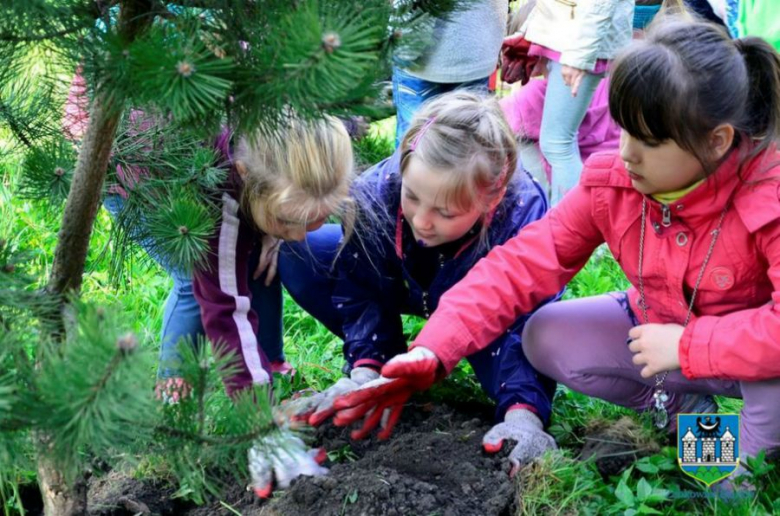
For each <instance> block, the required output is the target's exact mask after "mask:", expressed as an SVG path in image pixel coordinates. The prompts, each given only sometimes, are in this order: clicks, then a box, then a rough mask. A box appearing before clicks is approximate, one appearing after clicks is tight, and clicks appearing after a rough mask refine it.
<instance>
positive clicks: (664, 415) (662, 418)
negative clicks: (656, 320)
mask: <svg viewBox="0 0 780 516" xmlns="http://www.w3.org/2000/svg"><path fill="white" fill-rule="evenodd" d="M729 204H730V202H726V206H724V207H723V211H722V212H721V214H720V219H718V225H717V227H716V228H715V229H714V230H713V231H712V233H710V234H711V235H712V239H711V240H710V247H709V249H707V255H706V256H705V257H704V262H703V263H702V264H701V269H699V275H698V276H697V277H696V284H695V285H694V286H693V292H692V293H691V301H690V303H689V304H688V313H687V314H686V315H685V322H684V323H683V326H688V323H689V322H690V320H691V315H692V314H693V303H694V302H695V301H696V294H697V293H698V291H699V286H700V285H701V280H702V278H704V271H705V270H706V269H707V264H708V263H709V261H710V258H711V257H712V250H713V249H715V242H717V241H718V235H720V228H721V226H723V218H724V217H725V216H726V211H727V210H728V209H729ZM646 221H647V198H643V199H642V227H641V229H640V233H639V267H638V269H639V270H638V271H637V274H638V275H639V302H640V305H641V308H642V318H643V319H644V324H648V323H649V322H650V321H649V319H648V317H647V300H646V299H645V282H644V280H643V279H642V266H643V265H644V255H645V223H646ZM664 225H666V224H664ZM668 374H669V371H664V372H663V373H662V374H657V375H655V388H654V389H655V392H653V409H654V412H653V422H654V423H655V426H656V427H658V428H665V427H666V425H668V424H669V414H668V412H667V411H666V402H667V401H669V393H667V392H666V390H665V389H664V381H665V380H666V376H667V375H668Z"/></svg>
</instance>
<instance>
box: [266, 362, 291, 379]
mask: <svg viewBox="0 0 780 516" xmlns="http://www.w3.org/2000/svg"><path fill="white" fill-rule="evenodd" d="M271 372H272V373H279V374H280V375H282V376H286V375H290V377H291V378H292V377H293V376H295V368H294V367H293V366H292V365H290V363H289V362H288V361H287V360H274V361H273V362H271Z"/></svg>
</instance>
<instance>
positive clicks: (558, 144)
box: [539, 61, 604, 206]
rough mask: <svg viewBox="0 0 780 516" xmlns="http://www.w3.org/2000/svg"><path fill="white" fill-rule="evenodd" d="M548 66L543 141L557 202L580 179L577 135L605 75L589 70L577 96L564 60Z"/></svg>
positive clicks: (541, 143)
mask: <svg viewBox="0 0 780 516" xmlns="http://www.w3.org/2000/svg"><path fill="white" fill-rule="evenodd" d="M547 66H548V70H549V72H550V73H549V76H548V84H547V93H546V94H545V97H544V111H543V113H542V126H541V129H540V136H539V145H540V147H541V149H542V154H543V155H544V158H545V159H546V160H547V162H548V163H549V164H550V167H551V168H552V180H551V190H552V192H551V199H550V201H551V203H550V204H551V205H553V206H554V205H556V204H558V202H559V201H560V200H561V199H562V198H563V196H564V195H565V194H566V192H568V191H569V190H571V189H572V188H574V187H575V186H576V185H577V183H578V182H579V180H580V174H581V173H582V157H581V156H580V148H579V142H578V137H577V135H578V133H579V129H580V125H581V124H582V120H583V119H584V118H585V113H586V112H587V111H588V107H589V106H590V101H591V99H592V98H593V93H594V92H595V91H596V88H597V87H598V85H599V82H600V81H601V79H602V78H603V77H604V76H603V75H594V74H592V73H586V74H585V76H584V77H583V79H582V82H581V83H580V87H579V91H578V92H577V96H576V97H573V96H572V94H571V88H569V86H567V85H566V84H564V82H563V75H562V74H561V64H560V63H557V62H555V61H550V62H549V63H548V65H547Z"/></svg>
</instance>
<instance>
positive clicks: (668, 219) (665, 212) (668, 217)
mask: <svg viewBox="0 0 780 516" xmlns="http://www.w3.org/2000/svg"><path fill="white" fill-rule="evenodd" d="M661 225H662V226H663V227H665V228H668V227H669V226H671V225H672V210H670V209H669V206H668V205H666V204H662V205H661Z"/></svg>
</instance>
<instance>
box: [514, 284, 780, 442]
mask: <svg viewBox="0 0 780 516" xmlns="http://www.w3.org/2000/svg"><path fill="white" fill-rule="evenodd" d="M635 324H636V321H635V319H634V318H633V317H632V314H631V313H630V312H627V310H626V308H624V306H623V304H621V302H620V300H619V299H616V297H615V296H612V295H603V296H596V297H589V298H583V299H575V300H571V301H562V302H559V303H553V304H550V305H547V306H544V307H542V308H541V309H540V310H539V311H538V312H536V314H534V316H533V317H531V319H530V320H529V321H528V323H527V324H526V326H525V332H524V333H523V349H524V350H525V354H526V356H527V357H528V360H529V361H530V362H531V364H532V365H533V366H534V367H535V368H536V369H537V370H538V371H539V372H540V373H542V374H545V375H547V376H549V377H550V378H552V379H553V380H555V381H557V382H560V383H562V384H564V385H566V386H567V387H569V388H570V389H572V390H575V391H578V392H582V393H584V394H587V395H588V396H593V397H596V398H601V399H603V400H606V401H609V402H611V403H615V404H618V405H622V406H624V407H629V408H632V409H634V410H637V411H642V410H646V409H647V408H649V407H650V405H651V400H652V396H653V385H654V379H653V378H642V376H641V375H640V374H639V371H640V368H639V367H638V366H636V365H634V363H633V362H632V361H631V357H632V355H633V354H632V353H631V351H630V350H629V349H628V346H627V345H626V339H627V338H628V331H629V330H630V329H631V328H632V327H633V326H634V325H635ZM664 385H665V387H666V390H667V391H668V392H669V393H670V400H669V405H668V408H669V414H670V416H673V415H674V414H675V413H676V412H677V411H678V410H679V407H680V404H681V403H682V398H683V396H682V395H684V394H690V393H699V394H717V395H723V396H729V397H733V398H742V399H743V400H744V407H743V409H742V413H741V416H742V418H741V426H740V446H741V453H740V455H743V456H744V455H755V454H756V453H758V452H759V451H760V450H763V449H765V450H767V452H768V453H770V452H777V451H778V450H780V401H778V400H780V378H777V379H773V380H766V381H761V382H740V381H730V380H716V379H711V380H710V379H705V380H689V379H687V378H685V376H684V375H683V374H682V373H681V372H680V371H672V372H670V373H669V375H668V376H667V378H666V381H665V383H664Z"/></svg>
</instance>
